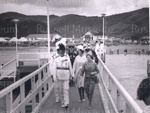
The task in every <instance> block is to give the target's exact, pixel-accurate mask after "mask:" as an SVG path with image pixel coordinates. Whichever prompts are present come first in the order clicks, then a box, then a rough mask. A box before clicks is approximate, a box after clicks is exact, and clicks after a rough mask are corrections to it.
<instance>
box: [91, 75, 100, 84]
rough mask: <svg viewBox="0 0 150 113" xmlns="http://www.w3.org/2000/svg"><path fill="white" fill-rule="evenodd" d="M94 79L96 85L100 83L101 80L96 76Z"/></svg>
mask: <svg viewBox="0 0 150 113" xmlns="http://www.w3.org/2000/svg"><path fill="white" fill-rule="evenodd" d="M92 78H93V80H94V81H95V83H96V84H98V83H99V78H98V77H97V76H95V75H94V76H92Z"/></svg>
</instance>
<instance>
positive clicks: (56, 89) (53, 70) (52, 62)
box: [50, 47, 59, 103]
mask: <svg viewBox="0 0 150 113" xmlns="http://www.w3.org/2000/svg"><path fill="white" fill-rule="evenodd" d="M56 49H57V53H56V54H54V55H52V57H51V60H50V72H51V76H52V78H53V82H54V92H55V98H56V100H55V102H56V103H58V102H59V84H58V80H57V77H56V66H55V65H56V63H55V58H57V57H58V56H59V49H58V47H56Z"/></svg>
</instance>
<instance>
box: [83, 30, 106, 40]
mask: <svg viewBox="0 0 150 113" xmlns="http://www.w3.org/2000/svg"><path fill="white" fill-rule="evenodd" d="M82 38H83V40H84V41H87V42H91V41H96V40H103V33H102V32H98V31H88V32H87V33H85V34H84V35H83V36H82ZM107 38H108V36H105V37H104V40H106V39H107Z"/></svg>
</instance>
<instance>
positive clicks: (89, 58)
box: [50, 43, 99, 109]
mask: <svg viewBox="0 0 150 113" xmlns="http://www.w3.org/2000/svg"><path fill="white" fill-rule="evenodd" d="M76 49H77V55H76V57H75V59H74V60H73V61H71V58H70V57H69V54H67V53H66V45H65V44H63V43H59V44H57V45H56V50H57V53H56V54H55V55H53V56H52V58H51V63H50V64H51V66H50V67H51V68H50V70H51V76H52V78H53V81H54V92H55V98H56V101H55V102H56V103H58V102H61V107H62V108H66V109H68V107H69V87H70V86H69V82H70V80H71V81H72V80H73V81H74V82H75V86H76V87H77V88H78V93H79V102H84V101H85V95H84V93H86V95H87V98H88V101H89V107H88V108H89V109H91V108H92V97H93V93H94V87H95V84H96V83H98V77H97V74H98V73H99V70H98V67H97V64H98V57H97V55H96V53H95V51H94V50H92V49H91V48H84V47H83V45H78V46H77V48H76Z"/></svg>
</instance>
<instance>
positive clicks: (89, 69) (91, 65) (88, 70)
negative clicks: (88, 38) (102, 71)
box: [81, 53, 99, 109]
mask: <svg viewBox="0 0 150 113" xmlns="http://www.w3.org/2000/svg"><path fill="white" fill-rule="evenodd" d="M86 58H87V62H85V63H84V65H83V66H82V69H81V76H83V75H84V74H85V80H84V88H85V92H86V94H87V97H88V100H89V109H91V104H92V97H93V93H94V88H95V84H96V80H95V78H96V75H97V74H98V73H99V70H98V67H97V64H96V63H95V62H94V61H93V55H92V54H90V53H88V54H87V55H86Z"/></svg>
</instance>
